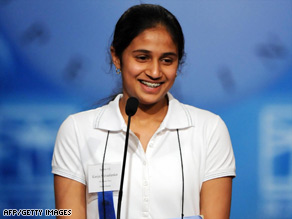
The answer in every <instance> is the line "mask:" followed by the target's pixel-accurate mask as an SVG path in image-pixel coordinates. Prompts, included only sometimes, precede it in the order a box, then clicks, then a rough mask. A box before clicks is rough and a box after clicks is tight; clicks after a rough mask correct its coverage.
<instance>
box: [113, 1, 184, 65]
mask: <svg viewBox="0 0 292 219" xmlns="http://www.w3.org/2000/svg"><path fill="white" fill-rule="evenodd" d="M158 25H162V26H164V27H165V28H166V29H167V31H168V32H169V34H170V35H171V38H172V40H173V42H174V43H175V45H176V46H177V50H178V59H179V64H181V63H182V62H183V61H182V60H183V56H184V36H183V32H182V28H181V26H180V24H179V22H178V20H177V19H176V17H175V16H174V15H173V14H172V13H170V12H169V11H168V10H167V9H165V8H163V7H162V6H160V5H153V4H140V5H135V6H132V7H131V8H129V9H128V10H127V11H125V13H124V14H123V15H122V16H121V17H120V19H119V20H118V22H117V24H116V27H115V31H114V36H113V41H112V44H111V46H112V47H113V48H114V50H115V54H116V56H118V57H119V59H120V61H121V62H122V54H123V52H124V50H125V49H126V48H127V47H128V46H129V45H130V43H131V42H132V40H133V39H134V38H135V37H136V36H138V35H139V34H140V33H142V32H143V31H144V30H146V29H149V28H154V27H156V26H158Z"/></svg>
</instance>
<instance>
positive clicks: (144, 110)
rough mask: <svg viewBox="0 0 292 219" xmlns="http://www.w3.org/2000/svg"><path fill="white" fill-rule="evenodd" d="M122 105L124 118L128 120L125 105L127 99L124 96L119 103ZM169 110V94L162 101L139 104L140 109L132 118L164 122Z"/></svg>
mask: <svg viewBox="0 0 292 219" xmlns="http://www.w3.org/2000/svg"><path fill="white" fill-rule="evenodd" d="M119 106H120V111H121V113H122V115H123V118H124V119H125V121H126V122H127V120H128V119H127V118H128V116H127V115H126V112H125V106H126V100H124V99H123V98H122V99H121V100H120V103H119ZM167 110H168V99H167V96H165V98H163V99H162V100H161V101H159V102H157V103H155V104H151V105H146V104H142V103H140V104H139V107H138V110H137V112H136V114H135V116H134V117H133V118H132V119H133V120H132V121H133V122H134V121H135V120H136V121H149V122H150V121H156V122H162V121H163V119H164V117H165V116H166V113H167Z"/></svg>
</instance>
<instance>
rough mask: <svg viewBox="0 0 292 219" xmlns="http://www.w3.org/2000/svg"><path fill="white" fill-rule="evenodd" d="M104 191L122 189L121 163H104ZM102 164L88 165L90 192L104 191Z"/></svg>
mask: <svg viewBox="0 0 292 219" xmlns="http://www.w3.org/2000/svg"><path fill="white" fill-rule="evenodd" d="M103 175H104V177H103V179H104V191H117V190H119V189H120V180H121V164H120V163H110V164H104V174H103ZM102 190H103V189H102V164H97V165H91V166H88V192H89V193H95V192H102Z"/></svg>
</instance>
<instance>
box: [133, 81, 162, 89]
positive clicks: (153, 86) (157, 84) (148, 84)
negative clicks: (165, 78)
mask: <svg viewBox="0 0 292 219" xmlns="http://www.w3.org/2000/svg"><path fill="white" fill-rule="evenodd" d="M139 81H140V82H141V83H142V84H144V85H146V86H148V87H151V88H156V87H159V86H160V85H162V84H163V83H162V82H160V83H157V82H148V81H143V80H139Z"/></svg>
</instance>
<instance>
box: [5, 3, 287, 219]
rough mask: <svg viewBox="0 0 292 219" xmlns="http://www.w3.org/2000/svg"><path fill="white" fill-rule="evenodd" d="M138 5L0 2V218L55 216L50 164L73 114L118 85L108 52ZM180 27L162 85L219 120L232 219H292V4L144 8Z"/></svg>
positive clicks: (187, 5)
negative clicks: (166, 14) (125, 16)
mask: <svg viewBox="0 0 292 219" xmlns="http://www.w3.org/2000/svg"><path fill="white" fill-rule="evenodd" d="M140 2H141V1H133V0H124V1H113V0H111V1H97V0H86V1H80V0H66V1H58V0H50V1H39V0H30V1H25V0H0V194H1V195H0V209H1V216H2V211H3V209H8V208H9V209H24V208H31V209H51V208H54V195H53V176H52V174H51V173H50V171H51V157H52V152H53V147H54V141H55V137H56V133H57V130H58V128H59V126H60V124H61V122H62V121H63V120H64V119H65V118H66V117H67V116H68V115H69V114H71V113H75V112H79V111H82V110H85V109H88V108H92V107H96V103H97V102H98V100H100V99H102V98H104V97H107V96H109V95H110V94H111V93H113V92H114V91H115V90H118V89H119V87H120V76H117V75H116V74H115V73H114V72H113V70H114V69H110V66H109V63H110V60H109V53H108V51H109V44H110V39H111V36H112V32H113V29H114V25H115V23H116V21H117V19H118V18H119V17H120V15H121V14H122V13H123V12H124V11H125V10H126V9H127V8H128V7H129V6H132V5H133V4H138V3H140ZM142 2H144V3H158V4H161V5H163V6H164V7H166V8H167V9H169V10H170V11H171V12H173V13H174V14H175V15H176V16H177V18H178V20H179V21H180V23H181V25H182V27H183V30H184V33H185V39H186V53H187V58H186V63H185V65H184V66H183V68H182V69H181V72H180V74H179V76H178V77H177V80H176V82H175V85H174V87H173V88H172V91H171V92H172V93H173V95H174V96H175V97H177V98H178V99H180V100H181V101H182V102H184V103H188V104H191V105H194V106H197V107H201V108H204V109H208V110H211V111H213V112H215V113H217V114H219V115H220V116H221V117H222V118H223V119H224V121H225V122H226V124H227V126H228V128H229V131H230V135H231V139H232V142H233V147H234V152H235V156H236V163H237V177H236V178H235V179H234V183H233V197H232V211H231V218H292V1H291V0H282V1H272V0H270V1H262V0H254V1H243V0H235V1H227V0H222V1H203V0H197V1H193V0H185V1H179V0H168V1H158V0H157V1H142Z"/></svg>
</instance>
